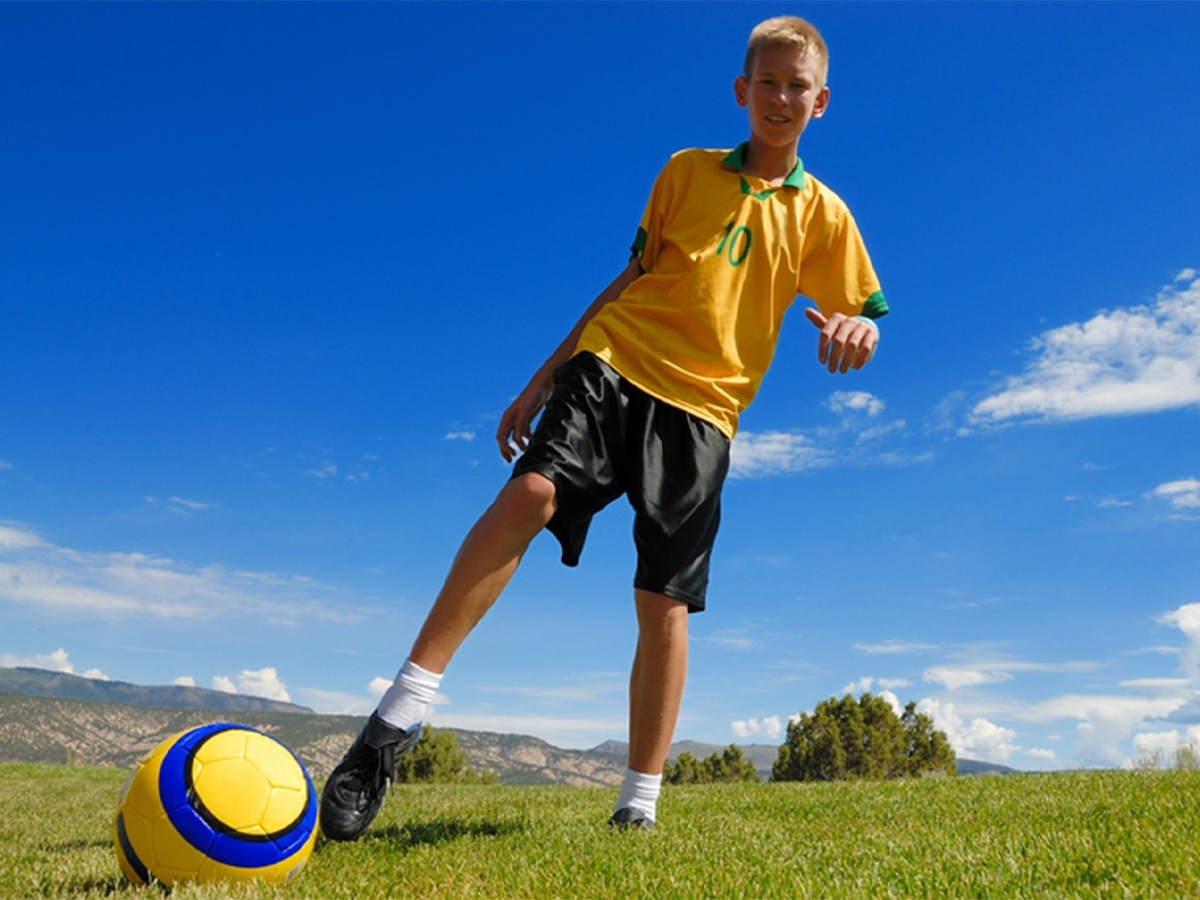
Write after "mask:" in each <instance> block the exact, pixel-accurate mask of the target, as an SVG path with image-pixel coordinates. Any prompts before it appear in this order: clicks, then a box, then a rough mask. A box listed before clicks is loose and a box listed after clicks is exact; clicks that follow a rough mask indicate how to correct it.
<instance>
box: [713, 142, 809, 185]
mask: <svg viewBox="0 0 1200 900" xmlns="http://www.w3.org/2000/svg"><path fill="white" fill-rule="evenodd" d="M745 155H746V142H745V141H743V142H742V143H740V144H738V145H737V146H736V147H734V148H733V149H732V150H731V151H729V153H728V154H727V155H726V156H725V158H724V159H723V160H721V165H723V166H726V167H727V168H730V169H733V170H734V171H735V172H737V173H738V174H739V175H741V173H742V159H743V157H744V156H745ZM783 186H784V187H791V188H796V189H797V190H804V161H803V160H801V159H800V158H799V157H797V158H796V167H795V168H794V169H792V171H791V174H789V175H788V177H787V178H785V179H784V182H783ZM776 190H777V188H772V189H771V191H769V192H767V191H764V192H763V196H770V194H772V193H774V192H775V191H776ZM742 193H743V194H749V193H750V186H749V185H748V184H747V183H746V179H745V178H743V179H742ZM755 196H758V195H757V194H756V195H755ZM759 199H762V197H759Z"/></svg>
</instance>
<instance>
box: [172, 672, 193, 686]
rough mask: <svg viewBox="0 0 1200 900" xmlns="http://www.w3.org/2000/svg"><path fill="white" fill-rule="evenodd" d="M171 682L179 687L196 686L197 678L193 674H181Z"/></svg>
mask: <svg viewBox="0 0 1200 900" xmlns="http://www.w3.org/2000/svg"><path fill="white" fill-rule="evenodd" d="M171 684H173V685H176V686H178V687H195V686H196V679H195V678H193V677H192V676H191V675H180V676H179V677H178V678H176V679H175V680H174V681H172V682H171Z"/></svg>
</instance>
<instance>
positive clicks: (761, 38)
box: [745, 16, 829, 83]
mask: <svg viewBox="0 0 1200 900" xmlns="http://www.w3.org/2000/svg"><path fill="white" fill-rule="evenodd" d="M768 47H793V48H795V49H796V50H798V51H799V52H801V53H809V52H811V53H815V54H816V55H817V57H818V60H819V65H820V71H821V82H822V83H824V82H825V81H826V79H828V77H829V48H828V47H826V46H825V39H824V38H823V37H821V32H819V31H817V29H816V27H815V26H813V25H812V23H810V22H808V21H806V20H804V19H801V18H800V17H799V16H777V17H775V18H774V19H767V20H766V21H765V22H759V23H758V24H757V25H756V26H754V30H753V31H751V32H750V40H749V42H748V43H747V44H746V67H745V74H746V77H747V78H749V77H750V74H751V69H753V68H754V60H755V57H757V56H758V54H759V52H760V51H762V50H765V49H766V48H768Z"/></svg>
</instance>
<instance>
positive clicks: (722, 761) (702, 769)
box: [663, 744, 758, 784]
mask: <svg viewBox="0 0 1200 900" xmlns="http://www.w3.org/2000/svg"><path fill="white" fill-rule="evenodd" d="M738 781H758V772H757V771H756V770H755V768H754V763H753V761H751V760H748V759H746V757H745V754H743V753H742V748H741V747H739V746H737V745H736V744H730V745H729V746H728V747H726V748H725V749H724V750H723V751H721V752H720V753H714V754H713V755H712V756H710V757H708V759H705V760H699V759H696V757H694V756H693V755H692V754H690V753H688V752H687V751H684V752H683V753H680V754H679V758H678V759H677V760H675V762H673V763H672V762H671V761H670V760H667V764H666V765H665V766H663V782H664V783H665V784H726V783H730V782H738Z"/></svg>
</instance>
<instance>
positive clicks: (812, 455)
mask: <svg viewBox="0 0 1200 900" xmlns="http://www.w3.org/2000/svg"><path fill="white" fill-rule="evenodd" d="M832 461H833V460H832V456H831V454H830V453H829V452H828V451H827V450H821V449H819V448H818V447H816V446H814V445H813V443H812V441H811V440H810V439H809V438H807V437H805V436H804V435H803V434H800V433H799V432H795V431H764V432H762V433H761V434H755V433H753V432H749V431H739V432H738V434H737V436H736V437H735V438H734V439H733V446H732V448H731V449H730V467H729V477H730V478H762V477H766V476H769V475H782V474H787V473H794V472H803V471H805V470H807V469H816V468H820V467H822V466H827V465H830V464H831V463H832Z"/></svg>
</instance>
